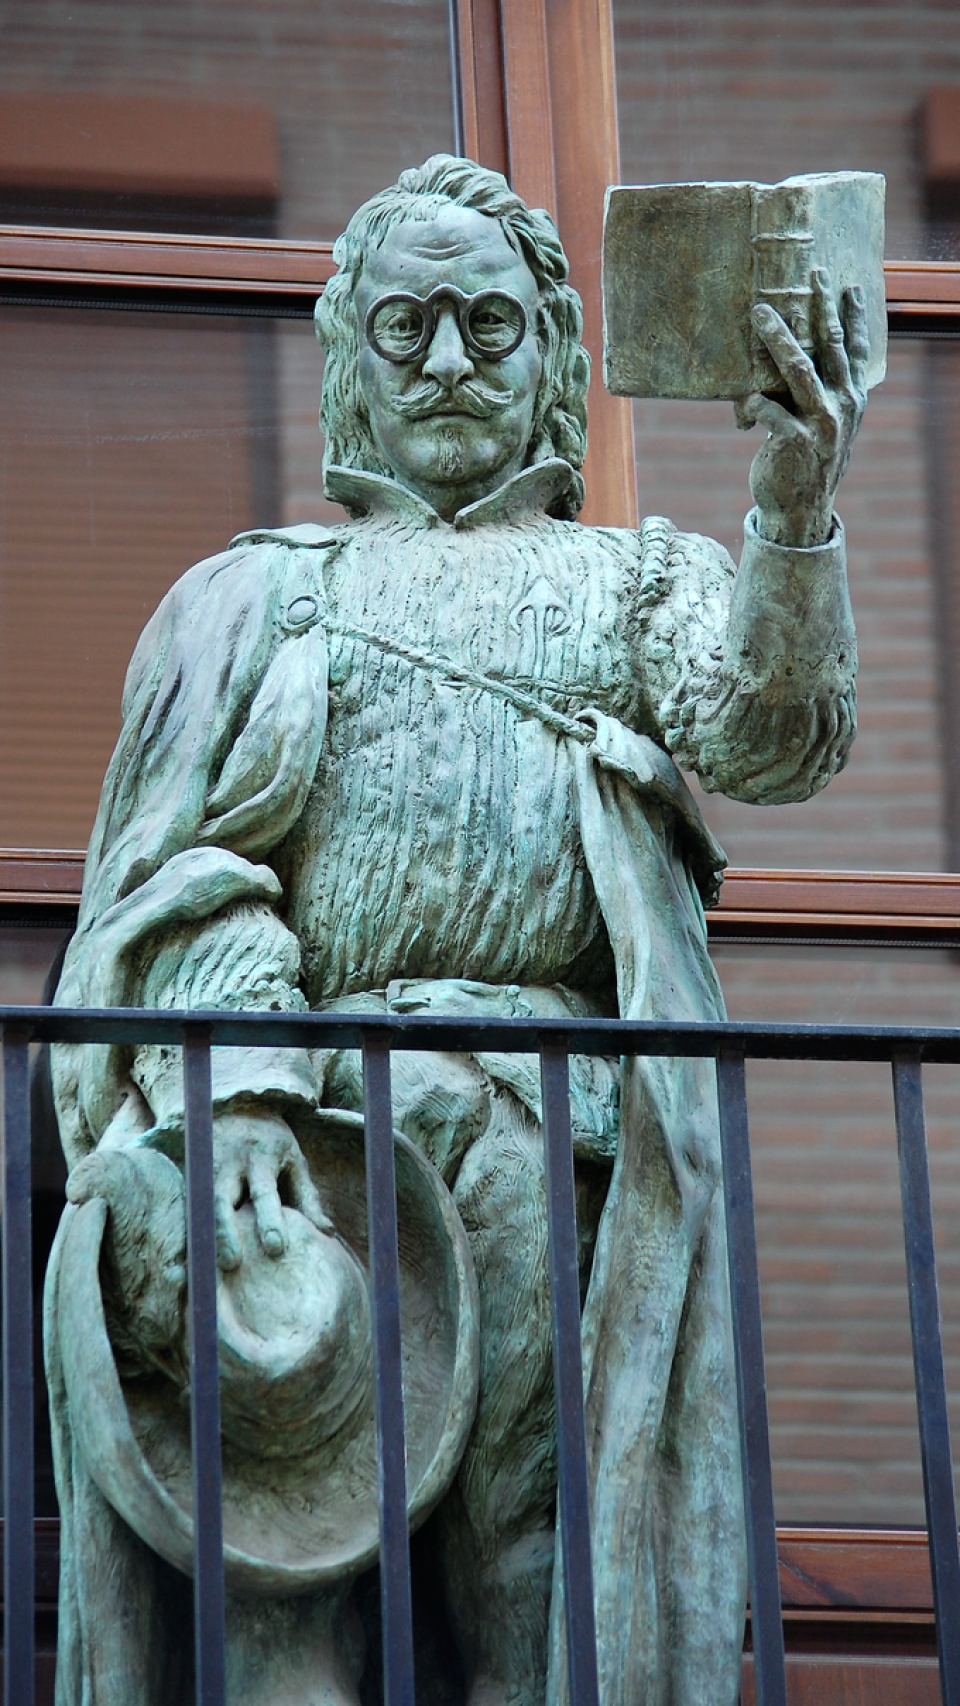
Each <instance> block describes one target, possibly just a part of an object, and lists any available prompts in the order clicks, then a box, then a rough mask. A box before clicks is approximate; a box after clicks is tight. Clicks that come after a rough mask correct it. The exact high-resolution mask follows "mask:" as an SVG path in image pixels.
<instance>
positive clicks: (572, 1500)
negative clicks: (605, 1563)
mask: <svg viewBox="0 0 960 1706" xmlns="http://www.w3.org/2000/svg"><path fill="white" fill-rule="evenodd" d="M540 1082H541V1088H542V1094H543V1142H544V1165H545V1169H546V1188H547V1234H548V1240H549V1255H550V1322H551V1329H552V1334H553V1380H554V1390H555V1393H556V1406H557V1457H558V1497H559V1506H560V1546H561V1553H562V1558H563V1600H564V1612H565V1617H566V1633H567V1675H568V1679H569V1693H570V1701H571V1706H598V1702H599V1688H598V1682H597V1636H596V1618H595V1610H594V1599H593V1560H592V1556H591V1549H590V1488H589V1480H588V1474H587V1442H586V1431H585V1427H584V1406H583V1355H582V1350H581V1344H580V1267H579V1260H578V1251H577V1203H576V1187H575V1181H574V1170H573V1140H572V1136H571V1131H570V1064H569V1058H568V1054H567V1044H566V1041H565V1040H564V1039H562V1038H556V1039H554V1038H550V1039H549V1040H544V1041H543V1042H541V1045H540Z"/></svg>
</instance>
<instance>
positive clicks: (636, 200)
mask: <svg viewBox="0 0 960 1706" xmlns="http://www.w3.org/2000/svg"><path fill="white" fill-rule="evenodd" d="M885 187H886V183H885V180H884V178H883V177H882V176H881V175H880V174H879V173H877V172H822V173H817V174H813V175H811V176H808V177H797V178H786V179H784V181H783V183H780V184H751V183H731V184H641V185H636V186H622V187H617V188H613V189H609V190H608V191H607V199H606V207H605V210H604V227H603V313H604V349H603V357H604V379H605V381H606V384H607V387H608V389H609V390H611V391H613V392H614V393H615V394H616V395H618V396H624V395H625V396H630V397H700V398H709V397H728V398H735V397H743V396H746V395H747V393H748V392H750V391H774V390H782V389H783V384H782V381H781V380H780V377H779V374H778V373H777V370H776V368H775V367H774V366H773V363H772V362H771V360H770V357H769V356H768V355H767V353H766V351H765V348H764V345H763V343H762V341H761V340H760V339H759V338H758V336H757V334H756V333H755V332H754V330H753V327H752V326H751V323H750V310H751V308H752V307H753V304H754V303H755V302H769V303H770V304H771V305H772V306H773V307H774V308H776V309H777V310H778V312H779V313H781V314H782V315H783V317H784V319H785V320H786V321H787V324H788V325H789V326H790V328H791V330H792V331H793V333H794V334H795V336H796V337H797V338H798V340H799V342H800V343H801V344H802V345H803V346H804V347H805V348H806V349H808V350H809V349H810V348H811V336H810V312H811V300H812V289H811V272H812V270H813V269H814V268H815V267H826V268H827V270H828V271H829V274H830V282H831V285H832V288H833V292H834V294H835V296H836V298H837V300H838V301H839V299H840V294H841V292H842V290H843V288H844V286H846V285H851V284H859V285H860V286H861V288H862V289H863V292H864V298H865V305H866V313H867V329H868V331H869V335H870V359H869V362H868V365H867V384H868V386H869V385H876V384H878V382H879V381H880V380H881V379H882V378H883V376H884V373H885V372H886V350H887V314H886V299H885V294H884V284H883V198H884V190H885Z"/></svg>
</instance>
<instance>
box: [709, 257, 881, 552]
mask: <svg viewBox="0 0 960 1706" xmlns="http://www.w3.org/2000/svg"><path fill="white" fill-rule="evenodd" d="M812 285H813V298H812V303H811V331H812V336H813V344H814V358H813V359H811V357H810V356H809V355H808V354H807V352H806V351H805V350H804V349H803V348H802V347H801V346H800V344H799V343H798V342H797V339H796V338H795V337H794V335H793V333H792V332H791V331H790V328H789V327H788V325H787V323H786V321H785V320H784V319H783V318H782V317H781V315H779V314H778V313H777V311H776V309H774V308H771V307H770V305H769V303H766V302H759V303H757V305H756V307H755V308H754V310H753V316H752V318H753V325H754V328H755V330H756V331H757V333H758V334H759V336H760V337H761V338H762V339H763V342H764V344H765V345H766V347H767V349H768V350H769V352H770V355H771V357H772V359H773V361H774V363H775V364H776V366H777V368H778V370H779V372H780V373H781V374H782V376H783V379H784V381H785V383H786V386H787V390H788V392H789V399H788V400H785V401H783V402H780V401H778V400H777V399H776V398H775V397H771V396H767V395H766V394H764V393H761V392H754V393H752V394H751V395H750V396H748V397H745V398H744V399H743V400H742V401H741V402H739V403H738V404H737V405H736V417H737V425H738V426H740V427H742V428H744V429H747V428H749V427H752V426H754V425H755V424H756V423H757V422H759V424H760V425H761V426H764V427H766V429H767V432H768V434H769V437H768V438H767V440H766V442H765V443H764V444H763V445H761V447H760V449H759V451H758V452H757V454H756V456H755V457H754V460H753V465H752V467H751V469H750V490H751V492H752V494H753V501H754V503H755V504H756V506H757V511H758V526H759V532H760V534H761V536H762V537H763V538H764V539H770V540H772V541H773V543H774V544H777V545H799V546H810V545H822V544H824V543H825V542H826V540H827V539H829V537H830V533H831V530H832V526H833V501H834V496H835V494H836V490H837V486H838V485H839V484H840V480H841V477H842V475H843V472H844V469H845V468H846V466H847V463H848V461H849V460H850V451H851V448H852V446H853V440H854V438H855V436H856V432H857V428H858V426H859V425H860V418H861V416H862V414H863V410H864V405H865V403H866V400H867V392H866V385H865V375H866V363H867V357H868V355H869V349H870V346H869V341H868V338H867V329H866V314H865V310H864V302H863V292H862V291H861V290H860V289H859V287H854V288H852V289H849V290H845V291H844V293H843V297H842V300H841V303H840V312H839V313H838V312H837V307H836V304H835V302H834V298H833V293H832V291H831V288H830V278H829V275H828V273H827V272H825V271H824V270H823V269H822V268H818V269H817V270H815V271H814V273H813V274H812ZM841 316H842V320H841Z"/></svg>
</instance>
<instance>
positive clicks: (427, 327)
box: [364, 284, 527, 362]
mask: <svg viewBox="0 0 960 1706" xmlns="http://www.w3.org/2000/svg"><path fill="white" fill-rule="evenodd" d="M446 302H449V303H450V304H451V306H452V308H453V309H454V311H455V313H456V316H457V325H458V326H459V328H460V336H461V338H462V339H463V342H464V346H465V347H466V348H467V349H468V350H469V351H470V354H471V355H475V356H478V357H479V358H480V360H481V361H503V359H504V357H505V356H508V355H512V354H513V352H514V350H515V349H517V348H518V346H519V345H520V344H521V343H522V342H523V339H524V335H525V333H526V330H527V316H526V314H525V313H524V309H523V304H522V302H518V301H517V298H516V297H515V296H510V295H509V294H508V293H507V291H505V290H478V291H475V292H474V294H473V295H472V296H468V295H467V293H466V291H463V290H458V289H457V286H456V285H455V284H438V285H437V287H436V289H435V290H431V292H430V294H429V296H414V295H413V294H412V292H410V291H406V290H391V291H390V293H389V295H387V296H381V297H379V298H378V299H377V301H376V302H374V303H373V305H372V306H371V308H370V309H369V310H368V312H367V317H366V320H365V321H364V331H365V333H366V336H367V342H368V343H369V344H370V347H371V348H372V349H373V350H374V351H375V353H376V354H377V355H379V356H382V357H383V359H384V361H395V362H407V361H418V360H419V358H420V356H422V355H423V354H424V352H425V351H426V350H428V349H429V347H430V344H431V342H432V341H433V334H434V332H435V331H436V329H437V311H438V309H439V307H440V305H441V304H442V303H446Z"/></svg>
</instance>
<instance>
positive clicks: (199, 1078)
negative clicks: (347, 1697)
mask: <svg viewBox="0 0 960 1706" xmlns="http://www.w3.org/2000/svg"><path fill="white" fill-rule="evenodd" d="M183 1088H184V1107H185V1111H186V1117H185V1147H186V1154H185V1157H184V1164H185V1170H186V1180H187V1276H188V1297H189V1321H190V1399H191V1402H190V1432H191V1443H192V1449H193V1616H194V1630H193V1639H194V1655H195V1667H196V1676H195V1689H196V1702H197V1706H225V1701H226V1654H225V1624H224V1584H223V1509H222V1499H221V1464H220V1371H219V1356H218V1345H217V1246H216V1226H215V1219H214V1174H213V1108H212V1103H211V1085H210V1031H209V1027H207V1026H201V1025H185V1026H184V1030H183Z"/></svg>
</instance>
